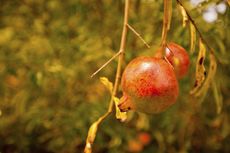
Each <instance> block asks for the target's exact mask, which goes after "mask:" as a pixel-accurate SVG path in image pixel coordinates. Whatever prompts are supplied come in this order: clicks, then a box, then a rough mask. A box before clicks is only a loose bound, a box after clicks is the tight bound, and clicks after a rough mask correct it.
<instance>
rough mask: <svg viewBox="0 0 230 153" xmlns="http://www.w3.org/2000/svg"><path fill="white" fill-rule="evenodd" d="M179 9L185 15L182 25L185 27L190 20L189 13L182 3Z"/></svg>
mask: <svg viewBox="0 0 230 153" xmlns="http://www.w3.org/2000/svg"><path fill="white" fill-rule="evenodd" d="M179 9H180V13H181V15H182V17H183V23H182V25H183V27H185V26H186V23H187V22H188V21H189V20H188V16H187V13H186V11H185V9H184V8H183V7H182V6H181V5H179Z"/></svg>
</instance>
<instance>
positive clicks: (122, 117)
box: [113, 97, 127, 122]
mask: <svg viewBox="0 0 230 153" xmlns="http://www.w3.org/2000/svg"><path fill="white" fill-rule="evenodd" d="M113 100H114V102H115V107H116V118H117V119H118V120H120V121H121V122H124V121H126V119H127V113H126V112H121V111H120V109H119V107H118V104H119V103H120V99H119V98H117V97H113Z"/></svg>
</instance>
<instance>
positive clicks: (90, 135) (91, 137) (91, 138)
mask: <svg viewBox="0 0 230 153" xmlns="http://www.w3.org/2000/svg"><path fill="white" fill-rule="evenodd" d="M97 129H98V122H97V121H96V122H94V123H93V124H92V125H91V126H90V128H89V132H88V137H87V142H89V143H90V144H92V143H93V142H94V139H95V137H96V133H97Z"/></svg>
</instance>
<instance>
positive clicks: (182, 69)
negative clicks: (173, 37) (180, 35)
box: [166, 42, 190, 79]
mask: <svg viewBox="0 0 230 153" xmlns="http://www.w3.org/2000/svg"><path fill="white" fill-rule="evenodd" d="M167 47H168V49H169V50H166V58H167V59H168V61H169V62H170V63H171V64H172V65H173V67H174V69H175V70H174V71H175V73H176V75H177V78H179V79H181V78H183V77H184V76H185V75H186V74H187V73H188V70H189V65H190V60H189V56H188V53H187V51H186V50H185V49H184V48H183V47H181V46H180V45H178V44H176V43H173V42H171V43H169V44H168V45H167Z"/></svg>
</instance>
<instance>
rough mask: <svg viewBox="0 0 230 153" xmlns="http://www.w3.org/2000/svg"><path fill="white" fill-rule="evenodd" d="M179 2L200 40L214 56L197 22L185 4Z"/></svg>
mask: <svg viewBox="0 0 230 153" xmlns="http://www.w3.org/2000/svg"><path fill="white" fill-rule="evenodd" d="M176 1H177V2H178V4H179V5H180V6H181V7H183V8H184V10H185V12H186V15H187V16H188V19H189V21H190V22H191V23H192V24H193V26H194V27H195V29H196V31H197V33H198V35H199V37H200V39H201V40H202V41H203V42H204V43H205V45H206V46H207V47H208V49H209V51H210V53H211V54H213V55H215V54H214V51H213V49H212V48H211V47H210V46H209V44H208V43H207V41H206V40H205V39H204V37H203V35H202V34H201V32H200V30H199V28H198V26H197V25H196V23H195V21H194V20H193V19H192V17H191V15H190V14H189V12H188V10H187V9H186V8H185V6H184V4H183V3H182V2H181V1H180V0H176Z"/></svg>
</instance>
